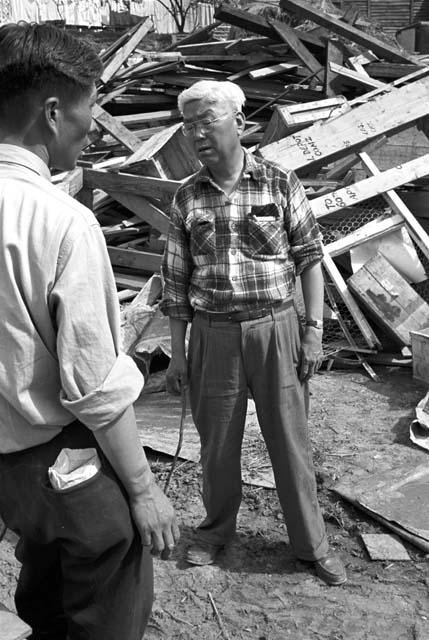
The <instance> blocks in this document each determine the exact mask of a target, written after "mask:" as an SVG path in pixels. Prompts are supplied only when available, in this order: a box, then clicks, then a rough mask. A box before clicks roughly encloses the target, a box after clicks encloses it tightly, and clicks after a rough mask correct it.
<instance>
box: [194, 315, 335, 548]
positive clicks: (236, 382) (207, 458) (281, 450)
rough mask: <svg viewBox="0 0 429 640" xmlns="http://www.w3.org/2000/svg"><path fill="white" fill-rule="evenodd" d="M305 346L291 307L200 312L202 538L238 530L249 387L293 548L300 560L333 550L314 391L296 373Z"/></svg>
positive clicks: (197, 417) (197, 385)
mask: <svg viewBox="0 0 429 640" xmlns="http://www.w3.org/2000/svg"><path fill="white" fill-rule="evenodd" d="M300 344H301V340H300V327H299V322H298V318H297V314H296V311H295V309H294V307H293V306H291V307H289V308H288V309H285V310H282V311H278V312H276V311H273V312H272V313H271V314H270V315H268V316H265V317H264V318H260V319H258V320H252V321H246V322H232V321H226V322H223V321H221V322H220V321H218V320H212V319H210V318H206V317H202V316H201V315H199V314H198V313H197V314H195V316H194V320H193V322H192V327H191V337H190V349H189V367H190V398H191V408H192V414H193V418H194V422H195V424H196V427H197V429H198V432H199V435H200V439H201V463H202V469H203V501H204V506H205V509H206V512H207V517H206V518H205V520H204V521H203V523H202V524H201V525H200V527H199V530H198V535H199V537H200V539H201V540H203V541H207V542H209V543H211V544H216V545H223V544H225V543H226V542H228V541H229V540H230V539H231V538H232V536H233V535H234V532H235V527H236V519H237V513H238V509H239V506H240V502H241V491H242V488H241V467H240V458H241V445H242V439H243V431H244V425H245V420H246V409H247V397H248V389H250V390H251V393H252V395H253V398H254V401H255V405H256V411H257V416H258V420H259V425H260V428H261V432H262V435H263V437H264V440H265V443H266V445H267V449H268V453H269V455H270V459H271V463H272V466H273V471H274V476H275V481H276V488H277V492H278V496H279V500H280V504H281V506H282V509H283V513H284V517H285V521H286V525H287V529H288V534H289V540H290V543H291V546H292V548H293V550H294V552H295V554H296V556H297V557H298V558H300V559H302V560H317V559H319V558H321V557H323V556H324V555H326V553H327V551H328V542H327V538H326V533H325V525H324V522H323V518H322V515H321V511H320V508H319V504H318V501H317V494H316V481H315V475H314V469H313V462H312V456H311V448H310V443H309V438H308V432H307V408H308V389H307V385H302V384H301V383H300V381H299V379H298V375H297V366H298V362H299V355H300Z"/></svg>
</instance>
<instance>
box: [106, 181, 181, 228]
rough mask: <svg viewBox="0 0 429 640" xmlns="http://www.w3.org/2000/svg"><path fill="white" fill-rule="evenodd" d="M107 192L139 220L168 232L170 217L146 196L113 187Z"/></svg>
mask: <svg viewBox="0 0 429 640" xmlns="http://www.w3.org/2000/svg"><path fill="white" fill-rule="evenodd" d="M107 193H108V194H109V195H110V196H111V197H112V198H113V199H114V200H116V201H117V202H119V203H120V204H122V205H123V206H124V207H126V208H127V209H128V210H129V211H132V212H133V213H134V214H135V215H136V216H138V217H139V218H140V220H143V221H144V222H147V223H148V224H150V225H151V227H154V229H157V230H158V231H160V232H161V233H168V229H169V226H170V218H169V217H168V216H167V215H166V214H165V213H164V211H162V209H160V208H159V207H157V206H156V205H155V204H153V203H152V202H150V200H148V199H147V198H144V197H143V196H140V195H134V194H132V193H125V192H124V191H115V190H113V189H109V191H107Z"/></svg>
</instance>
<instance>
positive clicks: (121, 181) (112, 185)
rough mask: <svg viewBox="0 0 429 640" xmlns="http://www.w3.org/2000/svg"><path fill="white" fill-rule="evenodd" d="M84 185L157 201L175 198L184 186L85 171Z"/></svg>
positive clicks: (134, 176) (126, 174)
mask: <svg viewBox="0 0 429 640" xmlns="http://www.w3.org/2000/svg"><path fill="white" fill-rule="evenodd" d="M83 184H84V186H85V187H92V188H98V189H103V191H106V192H107V193H108V190H112V191H125V192H127V193H132V194H134V195H140V196H147V197H149V198H156V199H157V200H163V199H164V200H165V198H166V196H170V197H171V198H172V197H173V195H174V193H175V192H176V191H177V189H178V188H179V187H180V185H181V184H182V182H181V180H166V179H161V178H152V177H147V176H137V175H133V174H129V173H112V172H109V171H104V170H99V169H98V170H96V169H84V170H83Z"/></svg>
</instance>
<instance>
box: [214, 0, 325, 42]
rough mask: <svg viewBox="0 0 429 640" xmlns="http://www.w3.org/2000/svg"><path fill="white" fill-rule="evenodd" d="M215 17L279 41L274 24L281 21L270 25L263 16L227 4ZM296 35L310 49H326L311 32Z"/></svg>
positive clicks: (221, 7) (301, 32) (216, 12)
mask: <svg viewBox="0 0 429 640" xmlns="http://www.w3.org/2000/svg"><path fill="white" fill-rule="evenodd" d="M214 17H215V18H216V19H217V20H221V21H222V22H226V23H228V24H232V25H234V26H236V27H240V28H241V29H244V30H246V31H251V32H252V33H258V34H259V35H261V36H265V37H266V38H273V39H274V40H278V39H279V38H278V36H276V32H275V30H274V28H273V26H272V24H273V23H277V22H278V23H279V24H282V23H281V22H280V21H272V23H271V24H270V23H269V22H268V20H267V19H266V18H264V17H262V16H257V15H254V14H252V13H249V12H248V11H244V10H243V9H237V8H235V7H232V6H230V5H227V4H221V5H220V6H219V7H218V8H217V9H216V11H215V13H214ZM296 33H297V36H298V37H299V39H300V40H301V42H304V43H305V44H306V45H307V46H308V47H315V48H317V49H319V50H322V51H323V50H324V49H325V44H324V42H323V40H321V39H320V38H318V37H317V36H313V35H312V34H311V33H310V32H307V31H299V30H298V29H297V30H296Z"/></svg>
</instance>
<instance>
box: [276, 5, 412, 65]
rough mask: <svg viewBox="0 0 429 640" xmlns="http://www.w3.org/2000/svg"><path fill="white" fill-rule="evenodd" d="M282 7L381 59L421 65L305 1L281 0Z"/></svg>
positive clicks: (394, 48) (405, 54) (409, 56)
mask: <svg viewBox="0 0 429 640" xmlns="http://www.w3.org/2000/svg"><path fill="white" fill-rule="evenodd" d="M280 7H281V8H282V9H284V10H285V11H288V12H292V13H294V14H296V15H298V16H299V17H300V18H305V19H307V20H312V21H313V22H315V23H316V24H318V25H321V26H323V27H326V28H327V29H329V31H332V32H333V33H335V34H337V35H339V36H342V37H343V38H348V39H349V40H351V41H352V42H354V43H356V44H359V45H361V46H363V47H365V48H367V49H370V50H371V51H373V52H374V53H375V54H376V55H377V56H379V57H380V58H384V59H385V60H389V61H391V62H409V63H414V64H419V61H418V59H417V58H416V57H415V56H413V55H411V54H407V53H406V52H405V51H404V52H402V51H401V50H400V49H399V48H396V47H392V46H390V45H388V44H386V43H385V42H383V41H382V40H379V39H378V38H375V37H374V36H371V35H369V34H367V33H365V32H364V31H361V30H360V29H357V28H356V27H353V26H352V25H350V24H347V23H346V22H343V21H342V20H339V19H338V18H333V17H332V16H330V15H328V14H327V13H325V12H324V11H322V10H321V9H316V8H314V7H313V6H312V5H311V4H309V3H307V2H304V0H280Z"/></svg>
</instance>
